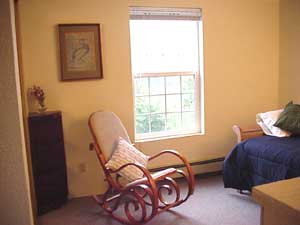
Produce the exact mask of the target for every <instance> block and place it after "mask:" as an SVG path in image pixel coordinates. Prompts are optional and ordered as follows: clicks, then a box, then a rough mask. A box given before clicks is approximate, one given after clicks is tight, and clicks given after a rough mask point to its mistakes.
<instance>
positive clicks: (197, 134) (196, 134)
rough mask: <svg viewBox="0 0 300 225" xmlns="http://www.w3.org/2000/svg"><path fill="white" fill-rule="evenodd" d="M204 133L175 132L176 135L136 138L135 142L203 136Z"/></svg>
mask: <svg viewBox="0 0 300 225" xmlns="http://www.w3.org/2000/svg"><path fill="white" fill-rule="evenodd" d="M204 134H205V133H204V132H197V133H189V134H176V135H169V136H161V137H150V138H144V139H136V140H135V143H143V142H152V141H162V140H167V139H175V138H184V137H193V136H203V135H204Z"/></svg>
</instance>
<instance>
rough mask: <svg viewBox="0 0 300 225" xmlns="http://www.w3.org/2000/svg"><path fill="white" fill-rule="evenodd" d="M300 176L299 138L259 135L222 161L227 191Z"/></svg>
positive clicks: (243, 143)
mask: <svg viewBox="0 0 300 225" xmlns="http://www.w3.org/2000/svg"><path fill="white" fill-rule="evenodd" d="M297 176H300V137H299V136H297V137H296V136H295V137H288V138H278V137H271V136H262V137H258V138H252V139H249V140H246V141H243V142H241V143H239V144H237V145H236V146H235V148H234V149H233V150H232V151H231V152H230V153H229V154H228V156H227V157H226V158H225V161H224V165H223V180H224V186H225V187H226V188H236V189H239V190H251V188H252V187H253V186H255V185H260V184H265V183H270V182H274V181H278V180H282V179H288V178H293V177H297Z"/></svg>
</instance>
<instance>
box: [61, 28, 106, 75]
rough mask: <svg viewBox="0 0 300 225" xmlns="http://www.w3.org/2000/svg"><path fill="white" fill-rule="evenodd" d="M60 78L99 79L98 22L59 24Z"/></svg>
mask: <svg viewBox="0 0 300 225" xmlns="http://www.w3.org/2000/svg"><path fill="white" fill-rule="evenodd" d="M58 31H59V45H60V64H61V80H63V81H67V80H81V79H101V78H103V73H102V56H101V35H100V24H59V25H58Z"/></svg>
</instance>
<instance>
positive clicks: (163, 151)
mask: <svg viewBox="0 0 300 225" xmlns="http://www.w3.org/2000/svg"><path fill="white" fill-rule="evenodd" d="M164 154H171V155H174V156H177V158H179V159H180V160H181V161H182V162H183V164H184V165H188V166H190V164H189V162H188V161H187V159H186V158H185V157H184V156H183V155H181V154H180V153H179V152H178V151H176V150H169V149H168V150H162V151H161V152H159V153H157V154H156V155H153V156H151V157H150V158H149V161H150V160H152V159H155V158H157V157H159V156H161V155H164Z"/></svg>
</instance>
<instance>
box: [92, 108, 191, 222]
mask: <svg viewBox="0 0 300 225" xmlns="http://www.w3.org/2000/svg"><path fill="white" fill-rule="evenodd" d="M89 127H90V130H91V133H92V136H93V139H94V147H95V151H96V153H97V157H98V159H99V161H100V164H101V167H102V169H103V171H104V174H105V177H106V179H105V181H107V182H108V188H107V191H106V192H105V193H104V194H103V195H102V196H101V198H99V197H97V196H94V199H95V200H96V201H97V202H98V204H99V205H101V206H102V208H103V209H104V210H105V211H106V212H108V213H109V214H111V216H112V217H113V218H115V219H116V220H118V221H120V222H121V223H126V224H142V223H145V222H148V221H149V220H151V219H152V218H153V217H154V216H155V215H157V214H159V213H161V212H163V211H166V210H168V209H170V208H172V207H175V206H178V205H180V204H181V203H183V202H185V201H186V200H187V199H188V198H189V196H190V195H192V194H193V192H194V184H195V180H194V175H193V171H192V169H191V166H190V164H189V163H188V161H187V160H186V159H185V157H183V156H182V155H180V154H179V153H178V152H177V151H175V150H164V151H161V152H160V153H158V154H156V155H154V156H151V157H150V158H149V161H151V160H154V159H155V158H157V157H159V156H161V155H165V154H169V155H173V156H176V157H177V158H178V159H179V160H181V161H182V162H183V164H184V165H185V167H186V171H187V173H185V172H184V171H182V170H179V169H175V168H168V169H165V170H162V171H159V172H156V173H154V174H151V173H150V172H149V170H148V169H147V168H145V167H144V166H142V165H141V164H139V163H127V164H125V165H122V166H121V167H120V168H118V169H117V170H112V169H108V168H107V167H106V166H105V164H106V163H107V160H108V159H109V157H110V156H111V154H112V152H113V150H114V149H115V147H116V144H117V142H118V140H119V137H122V138H123V139H125V140H126V141H127V142H128V143H131V142H130V139H129V137H128V134H127V131H126V129H125V127H124V126H123V124H122V122H121V121H120V119H119V118H118V117H117V116H116V115H115V114H114V113H112V112H106V111H98V112H95V113H93V114H92V115H91V116H90V118H89ZM128 166H134V167H136V168H138V169H139V170H141V171H142V172H143V175H144V176H143V177H142V178H140V179H137V180H134V181H132V182H130V183H128V184H125V185H124V184H121V182H120V181H119V178H120V176H119V175H118V174H117V173H118V172H119V171H121V170H122V169H124V168H125V167H128ZM176 174H177V175H180V176H182V177H183V178H184V179H185V181H186V182H187V185H188V189H187V193H185V196H184V197H182V196H181V195H182V193H181V189H180V187H179V185H178V184H177V182H176V180H174V179H173V178H172V177H171V176H174V175H176ZM170 196H172V197H173V198H172V201H171V202H168V201H167V200H166V199H165V197H170ZM120 207H124V212H122V210H120Z"/></svg>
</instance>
